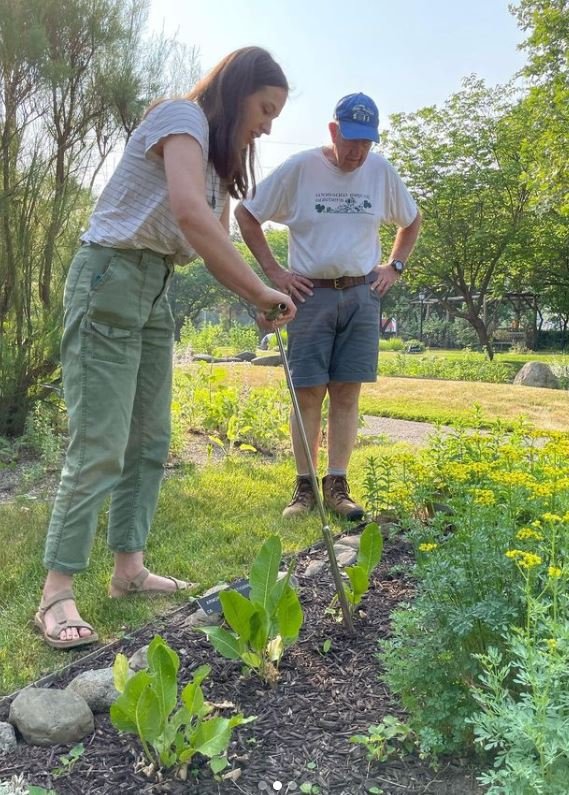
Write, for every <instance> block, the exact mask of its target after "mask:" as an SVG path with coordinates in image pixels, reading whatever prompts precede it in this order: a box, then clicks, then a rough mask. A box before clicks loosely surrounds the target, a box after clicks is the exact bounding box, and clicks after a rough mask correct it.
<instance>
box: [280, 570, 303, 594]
mask: <svg viewBox="0 0 569 795" xmlns="http://www.w3.org/2000/svg"><path fill="white" fill-rule="evenodd" d="M284 577H286V571H279V573H278V574H277V580H278V581H279V582H280V581H281V580H282V579H283V578H284ZM288 584H289V585H290V587H291V588H294V590H295V591H298V577H296V575H294V574H291V575H290V580H289V581H288Z"/></svg>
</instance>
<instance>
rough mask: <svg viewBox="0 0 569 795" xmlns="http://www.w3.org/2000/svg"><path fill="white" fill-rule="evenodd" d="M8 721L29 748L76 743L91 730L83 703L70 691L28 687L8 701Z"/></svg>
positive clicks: (84, 703)
mask: <svg viewBox="0 0 569 795" xmlns="http://www.w3.org/2000/svg"><path fill="white" fill-rule="evenodd" d="M9 721H10V723H11V724H12V725H14V726H15V727H16V728H17V729H18V731H19V732H20V734H21V735H22V737H23V738H24V740H25V741H26V742H27V743H29V745H59V744H60V743H76V742H79V740H82V739H83V738H84V737H86V736H87V735H88V734H92V733H93V732H94V730H95V723H94V720H93V713H92V712H91V710H90V709H89V707H88V705H87V702H86V701H85V699H84V698H83V697H82V696H80V695H79V694H78V693H74V692H73V691H72V690H47V689H40V688H31V687H28V688H26V689H25V690H22V691H21V692H20V693H18V695H17V696H16V698H15V699H14V701H13V702H12V704H11V706H10V716H9Z"/></svg>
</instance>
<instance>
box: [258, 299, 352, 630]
mask: <svg viewBox="0 0 569 795" xmlns="http://www.w3.org/2000/svg"><path fill="white" fill-rule="evenodd" d="M284 309H286V307H285V306H281V305H279V306H278V308H277V307H275V310H273V312H271V313H268V314H267V315H266V317H267V319H268V320H274V319H275V318H276V317H278V316H279V314H281V312H282V311H283V310H284ZM274 331H275V334H276V337H277V342H278V344H279V351H280V353H281V357H282V360H283V365H284V371H285V375H286V382H287V386H288V391H289V392H290V397H291V400H292V407H293V411H294V416H295V419H296V425H297V427H298V432H299V434H300V438H301V439H302V446H303V447H304V455H305V456H306V460H307V462H308V470H309V472H310V480H311V481H312V489H313V491H314V496H315V497H316V504H317V506H318V511H319V513H320V519H321V520H322V537H323V539H324V544H325V546H326V552H327V553H328V560H329V562H330V569H331V570H332V577H333V578H334V585H335V586H336V594H337V595H338V601H339V603H340V607H341V608H342V616H343V618H344V624H345V625H346V629H347V630H348V632H349V633H350V635H354V634H355V632H354V624H353V622H352V614H351V613H350V608H349V605H348V599H347V597H346V592H345V590H344V586H343V583H342V577H341V575H340V569H339V568H338V561H337V560H336V553H335V552H334V540H333V538H332V533H331V532H330V527H329V525H328V523H327V521H326V512H325V511H324V503H323V501H322V495H321V494H320V488H319V486H318V479H317V477H316V470H315V469H314V462H313V460H312V455H311V453H310V447H309V446H308V439H307V438H306V431H305V430H304V423H303V421H302V414H301V413H300V406H299V405H298V399H297V397H296V392H295V391H294V386H293V383H292V377H291V374H290V368H289V366H288V359H287V355H286V351H285V348H284V345H283V340H282V337H281V332H280V329H278V328H275V329H274Z"/></svg>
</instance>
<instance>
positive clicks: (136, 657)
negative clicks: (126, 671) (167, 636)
mask: <svg viewBox="0 0 569 795" xmlns="http://www.w3.org/2000/svg"><path fill="white" fill-rule="evenodd" d="M128 667H129V668H130V669H131V671H144V669H145V668H148V644H147V645H146V646H141V648H140V649H138V650H137V651H135V652H134V654H133V655H132V657H130V658H129V661H128Z"/></svg>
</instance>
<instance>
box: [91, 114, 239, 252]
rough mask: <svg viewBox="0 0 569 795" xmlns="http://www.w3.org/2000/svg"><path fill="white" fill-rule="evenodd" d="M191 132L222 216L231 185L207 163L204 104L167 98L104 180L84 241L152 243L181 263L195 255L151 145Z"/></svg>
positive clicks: (161, 162)
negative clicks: (199, 148)
mask: <svg viewBox="0 0 569 795" xmlns="http://www.w3.org/2000/svg"><path fill="white" fill-rule="evenodd" d="M176 134H187V135H191V136H192V137H193V138H195V139H196V141H197V142H198V143H199V144H200V146H201V148H202V152H203V168H204V175H205V182H206V194H207V195H206V198H207V202H208V204H209V206H210V207H211V208H212V210H213V211H214V213H215V214H216V216H217V217H218V218H219V216H220V215H221V213H222V211H223V207H224V205H225V202H226V201H227V189H226V186H225V185H224V183H223V182H222V181H221V180H220V178H219V176H218V175H217V173H216V171H215V169H214V167H213V165H212V163H210V162H208V146H209V128H208V123H207V119H206V117H205V114H204V112H203V111H202V109H201V108H200V107H199V106H198V105H197V104H196V103H195V102H190V101H189V100H186V99H175V100H167V101H165V102H162V103H160V104H159V105H157V106H156V107H155V108H154V109H153V110H151V111H150V113H149V114H148V115H147V116H146V117H145V118H144V119H143V120H142V122H141V123H140V125H139V126H138V127H137V129H136V130H135V131H134V133H133V134H132V136H131V138H130V140H129V142H128V144H127V145H126V147H125V151H124V153H123V156H122V158H121V160H120V162H119V164H118V166H117V168H116V170H115V171H114V173H113V175H112V176H111V178H110V180H109V182H108V183H107V184H106V186H105V188H104V189H103V192H102V193H101V195H100V197H99V200H98V202H97V204H96V206H95V209H94V211H93V215H92V216H91V220H90V222H89V226H88V228H87V230H86V231H85V232H84V233H83V235H82V236H81V240H84V241H86V242H90V243H98V244H99V245H101V246H113V247H115V248H129V249H141V248H149V249H152V250H153V251H156V252H158V253H159V254H169V255H170V256H172V257H173V260H174V262H175V263H177V264H184V263H186V262H189V261H190V260H191V259H193V258H195V256H196V252H195V251H194V250H193V249H192V247H191V246H190V244H189V243H188V241H187V240H186V238H185V237H184V234H183V233H182V230H181V229H180V227H179V226H178V224H177V222H176V219H175V218H174V216H173V215H172V211H171V210H170V203H169V199H168V186H167V183H166V173H165V169H164V160H163V158H162V157H160V156H159V155H157V154H156V152H154V151H153V147H154V146H155V145H156V144H158V143H159V142H160V141H163V140H164V139H165V138H166V137H167V136H169V135H176Z"/></svg>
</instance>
